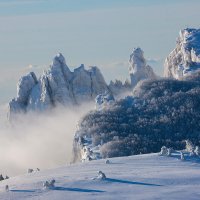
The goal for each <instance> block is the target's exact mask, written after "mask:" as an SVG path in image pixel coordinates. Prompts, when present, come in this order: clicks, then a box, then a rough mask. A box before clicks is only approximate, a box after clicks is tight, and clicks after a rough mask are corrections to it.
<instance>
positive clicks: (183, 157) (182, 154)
mask: <svg viewBox="0 0 200 200" xmlns="http://www.w3.org/2000/svg"><path fill="white" fill-rule="evenodd" d="M180 154H181V160H185V156H184V153H183V152H182V151H181V152H180Z"/></svg>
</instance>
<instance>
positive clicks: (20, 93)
mask: <svg viewBox="0 0 200 200" xmlns="http://www.w3.org/2000/svg"><path fill="white" fill-rule="evenodd" d="M37 83H38V80H37V78H36V75H35V73H34V72H30V73H28V74H27V75H25V76H22V77H21V78H20V80H19V82H18V84H17V98H15V99H12V100H11V101H10V102H9V113H8V114H9V118H12V114H13V113H21V112H25V111H26V106H27V104H28V101H29V96H30V94H31V91H32V89H33V88H34V87H35V86H36V85H37Z"/></svg>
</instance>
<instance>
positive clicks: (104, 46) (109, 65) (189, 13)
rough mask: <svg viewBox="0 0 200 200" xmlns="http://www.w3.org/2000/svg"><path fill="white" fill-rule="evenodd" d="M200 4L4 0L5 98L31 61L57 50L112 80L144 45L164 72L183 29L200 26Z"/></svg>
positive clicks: (0, 54)
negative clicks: (97, 67)
mask: <svg viewBox="0 0 200 200" xmlns="http://www.w3.org/2000/svg"><path fill="white" fill-rule="evenodd" d="M199 8H200V1H199V0H190V1H189V0H168V1H164V0H101V1H99V0H0V33H1V34H0V72H1V73H0V103H2V102H6V101H8V99H11V98H12V97H14V96H15V93H16V86H15V85H16V81H17V80H18V79H19V77H20V75H22V74H23V73H25V72H26V71H28V70H29V69H27V68H28V66H29V65H33V66H42V67H43V66H48V65H49V64H50V62H51V60H52V58H53V56H54V54H56V53H57V52H62V53H63V55H64V56H65V58H66V61H67V64H68V65H69V66H79V65H80V64H81V63H84V64H86V65H97V66H99V68H100V69H101V71H102V73H103V74H104V76H105V78H106V80H107V81H108V80H111V79H115V77H116V78H120V79H125V78H126V77H128V63H127V60H128V59H129V55H130V53H131V51H132V48H133V47H137V46H140V47H141V48H142V49H143V50H144V52H145V57H146V58H147V59H149V60H151V61H152V62H151V64H152V66H153V67H154V69H155V71H156V72H157V73H158V74H160V75H161V74H162V71H163V66H162V62H163V60H164V58H165V57H166V56H167V55H168V54H169V53H170V51H171V50H172V49H173V48H174V47H175V41H176V38H177V37H178V33H179V30H180V29H183V28H186V27H194V28H199V19H200V12H199ZM31 70H33V71H34V70H36V71H40V68H39V67H33V68H32V69H31Z"/></svg>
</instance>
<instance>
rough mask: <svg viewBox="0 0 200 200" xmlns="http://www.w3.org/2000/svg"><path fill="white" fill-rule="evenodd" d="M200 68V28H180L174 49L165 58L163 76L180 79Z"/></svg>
mask: <svg viewBox="0 0 200 200" xmlns="http://www.w3.org/2000/svg"><path fill="white" fill-rule="evenodd" d="M199 70H200V29H191V28H187V29H184V30H181V31H180V33H179V37H178V39H177V42H176V47H175V49H174V50H173V51H172V52H171V53H170V54H169V56H168V57H167V58H166V60H165V68H164V76H165V77H170V78H175V79H181V78H182V77H183V76H187V75H190V74H192V73H196V72H197V71H199Z"/></svg>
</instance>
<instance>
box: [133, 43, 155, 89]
mask: <svg viewBox="0 0 200 200" xmlns="http://www.w3.org/2000/svg"><path fill="white" fill-rule="evenodd" d="M129 65H130V67H129V74H130V78H131V85H132V87H134V86H135V85H136V84H137V83H138V82H139V81H140V80H143V79H155V78H156V75H155V73H154V72H153V69H152V68H151V67H150V66H149V65H147V64H146V60H145V58H144V52H143V51H142V49H141V48H139V47H138V48H134V49H133V52H132V53H131V55H130V59H129Z"/></svg>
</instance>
